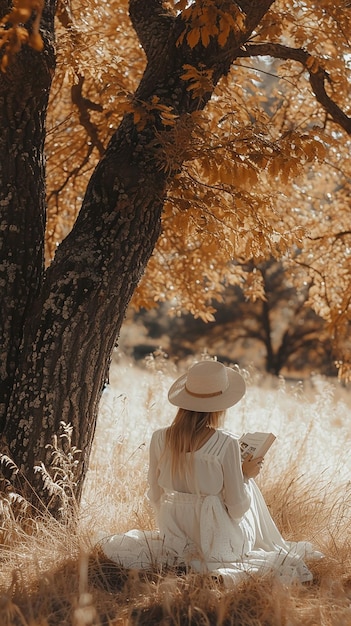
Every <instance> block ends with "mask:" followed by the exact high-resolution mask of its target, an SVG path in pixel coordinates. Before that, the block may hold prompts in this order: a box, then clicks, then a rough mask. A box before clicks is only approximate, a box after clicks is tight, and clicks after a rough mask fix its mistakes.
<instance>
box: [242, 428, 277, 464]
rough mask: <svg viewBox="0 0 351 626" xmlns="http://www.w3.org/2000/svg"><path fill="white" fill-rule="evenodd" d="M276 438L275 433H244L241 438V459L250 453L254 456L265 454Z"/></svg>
mask: <svg viewBox="0 0 351 626" xmlns="http://www.w3.org/2000/svg"><path fill="white" fill-rule="evenodd" d="M275 439H276V436H275V435H273V433H257V432H256V433H244V434H243V435H242V436H241V437H240V439H239V446H240V451H241V459H242V460H244V459H245V458H246V457H247V456H248V454H252V455H253V458H255V457H257V456H264V455H265V454H266V452H267V450H269V448H270V447H271V445H272V443H273V441H274V440H275Z"/></svg>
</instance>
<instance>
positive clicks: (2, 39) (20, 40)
mask: <svg viewBox="0 0 351 626" xmlns="http://www.w3.org/2000/svg"><path fill="white" fill-rule="evenodd" d="M43 7H44V0H14V2H13V8H12V11H10V13H7V14H6V15H5V17H3V19H2V20H1V22H0V48H3V49H4V50H5V52H4V54H3V56H2V59H1V66H0V67H1V71H2V72H6V69H7V67H8V64H9V63H10V62H11V60H12V58H13V57H14V55H15V54H17V53H18V52H19V51H20V49H21V48H22V46H23V45H25V44H28V45H29V46H30V47H31V48H33V49H34V50H37V51H38V52H41V51H42V50H43V48H44V42H43V40H42V37H41V35H40V33H39V26H40V20H41V15H42V11H43ZM33 14H34V20H33V22H32V24H31V26H30V28H28V29H27V28H25V26H24V25H25V24H27V23H28V22H29V20H30V18H31V17H32V15H33Z"/></svg>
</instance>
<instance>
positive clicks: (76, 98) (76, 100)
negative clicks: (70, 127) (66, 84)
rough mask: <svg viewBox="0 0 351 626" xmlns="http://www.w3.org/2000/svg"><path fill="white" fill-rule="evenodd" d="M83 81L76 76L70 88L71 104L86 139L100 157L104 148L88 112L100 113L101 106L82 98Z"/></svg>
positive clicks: (81, 77)
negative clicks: (88, 138)
mask: <svg viewBox="0 0 351 626" xmlns="http://www.w3.org/2000/svg"><path fill="white" fill-rule="evenodd" d="M84 80H85V79H84V76H82V75H81V74H78V83H77V84H75V85H72V87H71V97H72V103H73V104H75V105H76V107H77V109H78V112H79V121H80V123H81V125H82V126H83V127H84V128H85V130H86V131H87V134H88V137H90V139H91V141H92V144H93V146H95V147H96V148H97V149H98V151H99V154H100V157H101V156H102V155H103V154H104V152H105V147H104V145H103V143H102V142H101V141H100V138H99V133H98V129H97V127H96V125H95V124H94V123H93V122H92V121H91V118H90V113H89V111H99V112H100V113H101V112H102V106H101V105H100V104H96V103H95V102H92V101H91V100H89V98H85V97H84V96H83V84H84Z"/></svg>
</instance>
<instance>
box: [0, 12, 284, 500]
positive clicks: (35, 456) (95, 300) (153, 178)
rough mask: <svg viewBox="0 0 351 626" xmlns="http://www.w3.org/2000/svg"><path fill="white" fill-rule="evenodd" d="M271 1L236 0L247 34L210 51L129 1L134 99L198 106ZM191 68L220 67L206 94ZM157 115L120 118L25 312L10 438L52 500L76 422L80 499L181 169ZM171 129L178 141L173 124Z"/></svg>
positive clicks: (179, 26) (28, 476)
mask: <svg viewBox="0 0 351 626" xmlns="http://www.w3.org/2000/svg"><path fill="white" fill-rule="evenodd" d="M271 4H273V0H261V1H260V2H251V3H246V2H245V3H244V2H238V5H243V7H244V9H245V12H246V13H247V20H246V24H247V26H246V28H245V31H244V32H242V33H240V35H236V36H235V37H234V35H232V36H230V37H229V39H228V42H227V44H226V45H225V46H224V47H223V48H220V47H219V46H218V44H217V42H216V41H215V40H213V41H212V42H211V43H210V45H209V46H208V47H207V48H204V47H203V46H202V45H201V44H199V45H198V46H196V48H194V49H190V48H189V46H188V45H187V43H186V41H184V42H183V44H182V45H180V46H176V42H177V40H178V38H179V35H180V34H181V32H182V30H183V29H184V23H183V22H182V20H181V19H180V18H179V17H178V18H175V17H174V16H171V15H170V14H169V15H166V14H165V11H164V8H163V7H162V3H161V2H159V0H148V3H147V7H148V10H147V12H145V2H144V0H131V2H130V11H131V17H132V21H133V23H134V26H135V28H136V31H137V33H138V36H139V38H140V41H141V43H142V45H143V47H144V49H145V50H146V53H147V57H148V63H147V66H146V70H145V73H144V75H143V78H142V80H141V83H140V85H139V87H138V89H137V91H136V94H135V99H136V101H137V102H139V103H140V102H141V103H148V105H149V107H150V104H151V102H152V99H153V98H154V97H155V96H156V97H157V98H158V102H160V103H162V104H164V105H166V106H170V107H172V111H173V112H174V113H175V115H177V116H180V117H181V116H182V115H184V114H189V113H192V112H193V111H195V110H198V109H201V108H203V107H204V106H205V104H206V102H207V101H208V100H209V99H210V97H211V95H212V92H213V89H214V86H215V85H216V84H217V82H218V80H219V79H220V78H221V76H223V75H225V74H226V73H227V72H228V71H229V68H230V65H231V63H232V62H233V60H234V59H235V58H236V56H237V55H238V53H239V49H240V46H241V45H242V44H243V43H244V42H245V41H246V40H247V39H248V37H249V36H250V34H251V33H252V30H253V29H254V28H255V27H256V26H257V24H258V23H259V21H260V20H261V18H262V17H263V15H264V14H265V13H266V12H267V10H268V9H269V7H270V6H271ZM244 5H245V6H244ZM155 24H157V29H156V31H157V32H155V28H154V26H155ZM151 35H152V36H151ZM184 64H190V65H193V66H195V67H200V64H203V65H204V66H205V67H206V68H208V69H211V70H213V75H212V76H213V87H212V88H211V90H210V91H209V92H208V93H206V94H203V95H202V96H201V98H193V97H192V95H191V93H190V92H189V91H188V90H187V86H188V83H187V82H186V81H184V80H182V79H181V75H182V74H183V73H184V68H183V66H184ZM38 108H40V109H41V110H42V108H43V107H42V104H41V105H40V107H38ZM151 113H152V114H151V115H149V117H147V119H146V122H145V124H144V126H143V127H138V126H137V125H135V123H134V118H133V113H132V112H131V113H130V114H128V115H126V116H125V118H124V119H123V121H122V123H121V125H120V127H119V128H118V130H117V131H116V133H115V134H114V136H113V137H112V139H111V141H110V143H109V146H108V148H107V150H106V153H105V155H104V156H103V158H102V159H101V161H100V163H99V164H98V166H97V168H96V170H95V172H94V174H93V176H92V178H91V181H90V183H89V185H88V188H87V191H86V195H85V198H84V201H83V205H82V208H81V211H80V214H79V216H78V219H77V221H76V223H75V225H74V227H73V229H72V231H71V233H70V234H69V235H68V237H67V238H66V239H65V240H64V241H63V242H62V243H61V245H60V246H59V248H58V250H57V253H56V256H55V259H54V261H53V262H52V264H51V266H50V267H49V268H48V270H47V272H46V275H45V280H44V282H43V285H42V288H41V290H40V293H39V294H38V295H36V296H35V298H34V301H33V303H32V305H31V308H30V310H28V308H26V319H25V324H24V334H23V343H22V346H21V358H20V359H19V362H18V367H17V373H16V377H15V382H14V385H13V392H12V396H11V400H10V403H9V406H8V410H7V415H6V425H5V429H4V435H5V438H6V450H7V451H8V454H9V455H10V456H11V458H13V460H14V461H15V463H16V464H17V466H18V467H19V469H20V472H19V473H18V474H17V477H18V480H19V483H18V484H20V483H21V487H22V489H25V486H26V484H28V483H30V485H31V488H34V489H35V491H36V493H37V496H38V497H39V498H40V500H41V501H42V502H44V504H46V505H48V504H49V501H50V498H51V495H50V493H47V492H45V490H43V489H42V488H41V486H40V484H39V482H38V480H37V475H36V474H34V472H33V467H34V465H36V464H38V463H40V462H43V463H44V464H45V465H46V466H48V465H49V463H50V448H47V446H48V444H50V442H51V439H52V437H53V435H54V434H55V433H57V432H58V431H59V429H60V423H61V421H64V422H65V423H70V424H72V426H73V434H74V436H73V445H74V446H76V447H78V448H79V449H80V450H82V458H81V462H80V463H79V465H78V466H77V468H76V473H75V483H76V484H75V486H74V491H75V495H76V497H77V499H78V500H79V498H80V495H81V490H82V485H83V481H84V477H85V473H86V470H87V467H88V461H89V454H90V450H91V445H92V441H93V435H94V431H95V423H96V417H97V411H98V405H99V401H100V397H101V393H102V390H103V387H104V385H105V383H106V380H107V377H108V367H109V362H110V356H111V351H112V349H113V347H114V345H115V343H116V340H117V337H118V334H119V330H120V327H121V324H122V321H123V318H124V314H125V310H126V307H127V305H128V303H129V300H130V298H131V296H132V294H133V291H134V289H135V287H136V285H137V283H138V281H139V279H140V277H141V275H142V273H143V271H144V269H145V266H146V264H147V262H148V260H149V258H150V256H151V254H152V251H153V249H154V246H155V243H156V241H157V238H158V236H159V232H160V228H161V212H162V207H163V203H164V200H165V197H166V193H167V187H168V185H169V182H170V179H171V177H172V176H173V175H174V172H169V171H168V170H167V172H166V169H165V168H162V151H161V150H160V145H159V139H158V133H159V132H160V131H162V132H163V133H164V132H165V127H164V126H163V125H162V121H161V118H160V117H159V114H158V112H157V111H156V110H155V111H152V112H151ZM168 134H169V138H170V140H171V141H172V137H173V130H169V131H168ZM36 148H38V147H37V146H36ZM40 149H41V145H40ZM177 166H179V163H178V164H177ZM37 211H38V208H37ZM39 213H40V211H39ZM41 236H42V233H41V234H40V236H38V238H39V239H40V237H41ZM37 263H38V261H37ZM41 263H42V261H41V259H40V265H41ZM37 271H38V270H37ZM37 282H38V285H39V283H40V281H39V280H38V281H37ZM37 292H38V287H37V288H36V294H37ZM21 480H22V482H21Z"/></svg>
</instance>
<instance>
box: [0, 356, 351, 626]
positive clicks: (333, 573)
mask: <svg viewBox="0 0 351 626" xmlns="http://www.w3.org/2000/svg"><path fill="white" fill-rule="evenodd" d="M171 370H172V371H171ZM173 375H174V366H171V365H167V364H166V362H165V361H164V359H163V358H162V356H161V357H160V358H159V359H149V361H148V368H147V369H144V370H139V369H137V367H136V366H135V365H134V364H132V363H129V362H126V361H124V360H123V359H122V358H120V359H119V362H118V365H115V366H114V367H112V369H111V385H110V388H109V389H107V390H106V393H105V395H104V398H103V401H102V403H101V415H100V420H99V424H98V428H97V433H96V440H95V446H94V450H93V455H92V459H91V466H90V470H89V473H88V477H87V481H86V486H85V492H84V497H83V501H82V505H81V508H80V512H79V518H78V519H76V517H75V516H74V515H73V516H69V515H68V516H67V518H66V519H65V520H64V522H61V523H58V522H56V521H55V520H53V519H51V518H50V519H45V518H42V517H40V516H37V517H34V518H33V517H32V518H31V519H28V517H27V513H26V510H25V506H24V504H25V503H21V502H20V501H19V502H18V501H17V502H14V503H7V502H6V501H3V502H2V523H1V529H0V532H1V533H2V535H1V541H2V547H1V549H0V626H66V625H67V626H68V625H69V626H88V625H91V626H92V625H96V626H97V625H100V626H103V625H106V626H107V625H110V626H119V625H121V626H122V625H123V626H142V625H148V626H149V625H162V626H166V625H167V626H168V625H169V626H173V625H174V626H185V625H187V626H209V625H211V626H212V625H218V626H298V625H301V624H303V625H305V626H317V625H323V626H350V624H351V558H350V557H351V546H350V541H351V534H350V530H349V528H350V523H351V484H350V482H349V476H350V464H351V461H350V459H349V458H348V455H347V453H348V450H349V447H350V423H351V421H350V410H351V409H350V405H351V398H350V392H348V391H347V390H345V389H343V388H341V387H338V385H337V383H336V382H334V383H331V382H329V381H327V380H324V379H319V378H316V379H314V380H313V381H312V384H309V385H308V387H305V388H303V387H302V385H301V384H296V385H295V386H294V387H290V388H288V387H287V384H286V383H285V382H284V381H283V380H280V381H273V380H272V381H268V380H267V379H261V378H260V376H259V375H258V374H257V373H256V372H246V377H247V380H248V393H247V396H246V397H245V399H244V401H243V402H241V403H240V405H238V407H236V408H235V407H234V408H233V409H232V410H231V411H229V412H228V415H227V421H226V427H227V428H228V429H231V430H233V431H234V432H238V433H241V432H242V431H243V430H253V429H254V430H258V429H259V430H268V429H269V430H272V431H273V432H275V434H277V435H278V442H277V443H275V444H274V446H273V448H272V450H271V451H270V453H269V456H268V455H267V459H266V464H265V467H264V470H263V471H262V473H261V476H260V486H261V489H262V491H263V493H264V495H265V498H266V501H267V504H268V505H269V508H270V510H271V512H272V515H273V517H274V519H275V521H276V523H277V525H278V526H279V528H280V529H281V531H282V533H283V535H284V536H285V538H286V539H290V540H303V539H309V540H311V541H312V542H313V543H314V545H315V547H316V549H319V550H321V551H322V552H324V554H325V558H324V559H323V560H321V561H316V562H313V563H311V564H310V568H311V569H312V570H313V573H314V582H313V583H309V584H305V585H301V584H294V585H291V586H286V585H283V584H282V583H280V582H278V581H277V580H274V579H272V578H271V577H269V576H265V577H258V576H253V577H250V578H248V579H247V580H245V581H242V582H241V583H240V584H238V585H237V587H236V588H235V589H234V590H228V589H225V588H224V587H223V586H222V584H221V581H220V580H217V579H214V578H211V577H206V576H200V575H195V574H193V573H191V572H184V571H177V572H174V571H153V572H144V573H137V572H128V571H126V570H124V569H123V568H120V567H117V566H115V565H114V564H112V563H110V562H108V561H107V560H106V559H104V558H102V557H101V554H99V552H98V551H97V550H96V549H95V548H94V544H95V542H96V540H97V539H99V538H100V537H101V536H102V535H104V534H111V533H114V532H123V531H125V530H127V529H131V528H153V527H154V519H153V517H152V513H151V511H150V509H149V507H148V505H147V502H146V500H145V491H146V489H147V485H146V469H147V462H148V441H149V439H150V436H151V432H152V431H153V430H154V429H155V428H157V427H160V426H163V425H166V424H168V423H169V422H170V420H171V419H172V417H173V410H172V408H171V407H169V406H168V404H167V402H166V400H165V398H166V390H167V388H168V386H169V383H170V380H171V379H172V377H173ZM14 510H16V511H17V517H16V516H15V515H14V512H13V511H14ZM18 514H19V517H18Z"/></svg>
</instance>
